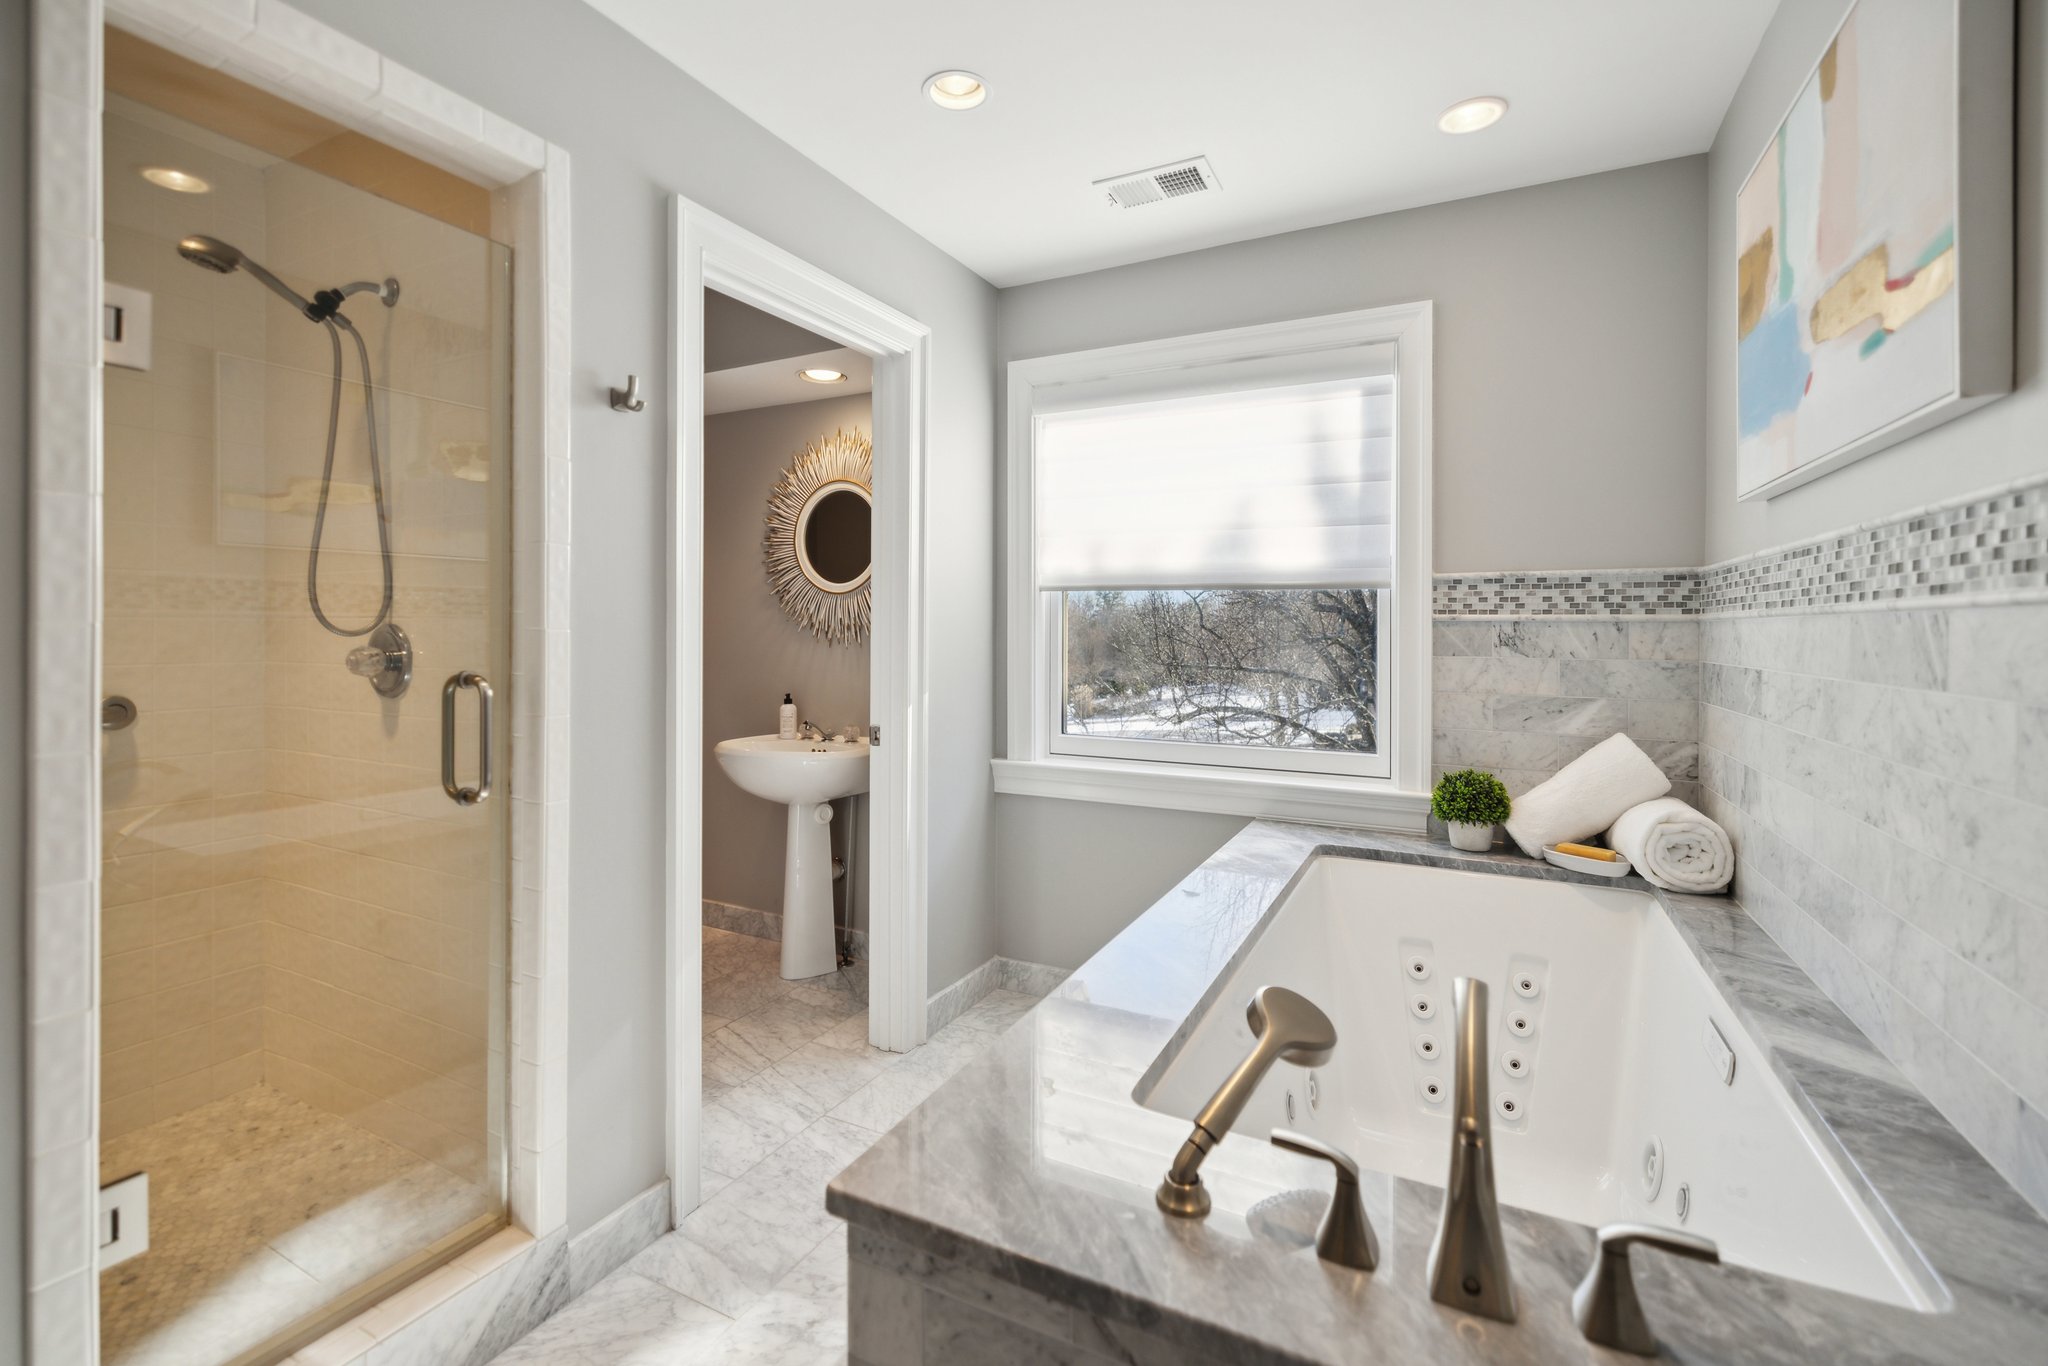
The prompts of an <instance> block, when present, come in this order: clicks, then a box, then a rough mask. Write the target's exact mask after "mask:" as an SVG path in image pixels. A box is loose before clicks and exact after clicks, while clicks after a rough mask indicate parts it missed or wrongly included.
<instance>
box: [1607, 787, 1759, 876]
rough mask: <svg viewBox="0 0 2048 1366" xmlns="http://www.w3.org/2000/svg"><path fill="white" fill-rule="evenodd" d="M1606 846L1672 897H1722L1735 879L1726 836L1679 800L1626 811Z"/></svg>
mask: <svg viewBox="0 0 2048 1366" xmlns="http://www.w3.org/2000/svg"><path fill="white" fill-rule="evenodd" d="M1607 843H1608V844H1609V845H1610V846H1612V847H1613V848H1614V849H1616V850H1619V851H1620V853H1621V856H1622V857H1623V858H1625V859H1627V860H1628V861H1629V862H1630V863H1632V864H1634V865H1635V869H1636V871H1637V872H1639V873H1641V874H1642V875H1643V876H1644V877H1646V878H1648V879H1649V880H1650V881H1652V882H1654V883H1656V884H1657V885H1658V886H1659V887H1662V888H1663V889H1664V890H1666V891H1668V892H1718V891H1720V890H1721V889H1722V888H1723V887H1726V886H1727V885H1728V881H1729V879H1730V878H1732V877H1734V876H1735V846H1734V845H1732V844H1730V843H1729V842H1728V832H1727V831H1726V830H1723V829H1722V828H1721V827H1720V826H1718V825H1716V824H1715V823H1714V821H1713V820H1712V818H1710V817H1708V816H1704V815H1702V814H1701V813H1700V812H1698V811H1696V810H1694V809H1693V808H1692V807H1690V806H1687V805H1686V804H1685V803H1684V802H1682V801H1680V800H1678V798H1676V797H1661V798H1659V799H1658V800H1656V801H1654V802H1644V803H1643V804H1642V805H1641V806H1632V807H1630V808H1629V809H1628V810H1626V811H1624V812H1622V814H1621V816H1620V817H1619V818H1618V819H1616V821H1615V822H1614V828H1613V829H1611V830H1609V831H1608V832H1607Z"/></svg>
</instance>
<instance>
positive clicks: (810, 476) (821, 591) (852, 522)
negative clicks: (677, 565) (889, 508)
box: [761, 431, 874, 645]
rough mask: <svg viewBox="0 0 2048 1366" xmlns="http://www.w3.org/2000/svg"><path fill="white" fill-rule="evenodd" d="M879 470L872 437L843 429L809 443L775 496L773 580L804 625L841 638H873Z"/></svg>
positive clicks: (851, 641) (767, 548) (853, 641)
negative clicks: (872, 592)
mask: <svg viewBox="0 0 2048 1366" xmlns="http://www.w3.org/2000/svg"><path fill="white" fill-rule="evenodd" d="M873 470H874V447H873V445H872V444H871V443H870V442H869V440H868V438H867V437H865V436H862V435H861V434H860V433H859V432H848V431H837V432H834V433H833V434H832V435H831V436H828V437H820V438H819V439H818V440H816V441H813V442H811V443H810V444H809V445H808V446H805V447H804V448H803V450H802V452H800V453H799V454H798V455H797V457H796V459H795V460H794V461H793V462H791V464H790V467H789V468H788V469H786V470H784V471H783V472H782V478H780V479H779V480H777V481H776V483H775V491H774V492H773V493H770V494H769V495H768V534H767V536H766V537H764V538H763V539H762V542H761V550H762V553H763V555H764V556H765V558H766V559H767V562H768V586H769V587H770V588H772V589H774V590H775V596H776V598H777V599H779V600H780V601H781V603H782V610H783V611H785V612H787V613H789V615H790V618H791V619H792V620H793V621H795V622H796V624H797V625H799V626H802V627H804V628H805V629H806V630H808V631H811V632H813V633H814V634H816V635H820V636H823V637H824V638H825V639H826V641H828V642H829V643H831V644H833V645H858V644H860V643H861V642H862V641H864V640H866V639H867V638H868V623H869V620H870V618H871V616H872V614H873V607H872V605H871V603H870V594H869V580H870V579H871V578H872V577H873V574H874V565H873V563H872V547H873V542H874V532H873V523H874V515H873V514H874V496H873V493H872V492H871V490H870V487H869V485H870V481H871V479H872V477H873Z"/></svg>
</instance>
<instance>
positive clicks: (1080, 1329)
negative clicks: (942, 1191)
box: [846, 1227, 1234, 1366]
mask: <svg viewBox="0 0 2048 1366" xmlns="http://www.w3.org/2000/svg"><path fill="white" fill-rule="evenodd" d="M846 1256H847V1287H846V1312H847V1328H848V1332H847V1360H848V1362H850V1363H852V1366H948V1364H949V1363H954V1362H962V1361H977V1362H986V1361H1016V1360H1023V1361H1031V1362H1044V1363H1058V1364H1059V1366H1116V1364H1118V1363H1121V1364H1122V1366H1128V1363H1131V1362H1144V1363H1157V1364H1158V1366H1166V1363H1169V1362H1171V1363H1174V1364H1175V1366H1222V1363H1223V1362H1225V1361H1227V1360H1232V1359H1234V1358H1230V1357H1220V1356H1211V1355H1210V1354H1208V1353H1207V1352H1198V1351H1194V1350H1192V1349H1190V1348H1188V1347H1187V1346H1185V1345H1184V1344H1181V1343H1177V1342H1172V1341H1169V1340H1167V1339H1165V1338H1162V1337H1159V1336H1157V1335H1155V1334H1152V1333H1148V1332H1146V1331H1145V1330H1144V1329H1142V1328H1137V1327H1133V1326H1131V1325H1129V1324H1125V1323H1121V1322H1119V1321H1118V1320H1116V1319H1114V1318H1104V1317H1099V1316H1097V1315H1094V1314H1091V1313H1089V1312H1087V1311H1086V1310H1084V1309H1080V1308H1077V1307H1075V1306H1073V1305H1070V1304H1066V1303H1063V1302H1062V1301H1060V1300H1056V1299H1052V1298H1050V1297H1048V1296H1045V1295H1041V1294H1038V1293H1036V1292H1035V1291H1031V1290H1026V1289H1024V1288H1023V1287H1022V1286H1019V1285H1013V1284H1011V1283H1010V1282H1008V1281H1004V1280H999V1279H997V1278H996V1277H994V1276H990V1275H987V1274H985V1273H983V1272H979V1271H975V1270H972V1269H970V1268H968V1267H966V1266H964V1265H962V1264H961V1263H959V1262H956V1261H953V1260H951V1259H949V1258H944V1257H939V1256H935V1255H933V1254H932V1253H929V1252H925V1251H921V1250H919V1249H918V1248H915V1247H912V1246H911V1245H909V1244H908V1243H900V1242H897V1241H896V1240H895V1239H893V1238H890V1237H888V1236H887V1235H885V1234H880V1233H875V1232H872V1231H870V1230H868V1229H865V1228H859V1227H855V1228H852V1229H849V1230H848V1232H847V1240H846Z"/></svg>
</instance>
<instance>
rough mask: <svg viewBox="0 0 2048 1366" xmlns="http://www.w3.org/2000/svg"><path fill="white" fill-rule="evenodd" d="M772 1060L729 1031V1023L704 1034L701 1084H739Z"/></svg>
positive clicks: (758, 1072)
mask: <svg viewBox="0 0 2048 1366" xmlns="http://www.w3.org/2000/svg"><path fill="white" fill-rule="evenodd" d="M774 1061H775V1059H774V1058H771V1057H769V1056H767V1055H766V1054H764V1053H762V1052H761V1051H760V1050H759V1049H757V1048H755V1047H754V1046H753V1045H752V1044H750V1043H748V1042H747V1041H746V1039H744V1038H743V1037H741V1036H740V1035H738V1034H735V1033H733V1032H732V1027H731V1026H730V1025H728V1026H726V1027H725V1028H723V1029H721V1030H719V1031H718V1032H717V1033H716V1034H707V1035H705V1036H704V1084H705V1085H706V1086H717V1087H720V1088H726V1087H732V1086H738V1085H739V1084H740V1083H741V1082H743V1081H746V1080H748V1079H750V1078H752V1077H755V1076H758V1075H759V1074H760V1072H761V1071H762V1069H763V1068H765V1067H767V1066H768V1064H770V1063H772V1062H774Z"/></svg>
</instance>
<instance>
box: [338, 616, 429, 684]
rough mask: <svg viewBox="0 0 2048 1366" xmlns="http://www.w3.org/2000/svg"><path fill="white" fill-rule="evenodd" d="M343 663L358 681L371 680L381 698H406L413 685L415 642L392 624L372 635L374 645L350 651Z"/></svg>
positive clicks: (362, 646) (380, 628) (383, 626)
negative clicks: (359, 679)
mask: <svg viewBox="0 0 2048 1366" xmlns="http://www.w3.org/2000/svg"><path fill="white" fill-rule="evenodd" d="M342 663H343V664H344V665H345V666H346V667H347V668H348V671H349V672H350V673H352V674H354V675H355V676H356V677H357V678H367V679H369V680H370V686H371V687H372V688H374V689H375V690H376V692H377V695H378V696H379V697H385V698H397V697H403V696H404V695H405V690H406V688H407V687H408V686H409V685H410V684H411V683H412V641H411V639H410V638H409V637H407V635H406V634H405V632H404V631H402V630H400V629H399V628H398V627H397V626H395V625H393V624H392V623H390V622H388V621H387V622H385V623H383V624H382V625H380V626H379V627H378V628H377V629H376V630H375V631H373V632H372V633H371V635H370V643H369V644H367V645H358V646H356V648H355V649H353V650H350V651H349V652H348V654H347V656H346V657H345V658H344V659H343V660H342Z"/></svg>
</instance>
